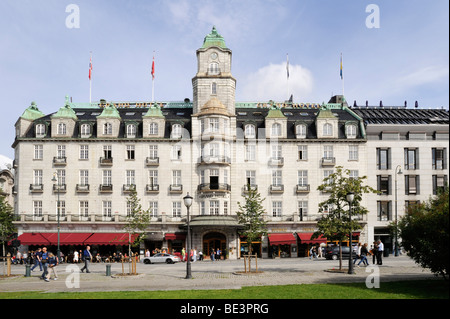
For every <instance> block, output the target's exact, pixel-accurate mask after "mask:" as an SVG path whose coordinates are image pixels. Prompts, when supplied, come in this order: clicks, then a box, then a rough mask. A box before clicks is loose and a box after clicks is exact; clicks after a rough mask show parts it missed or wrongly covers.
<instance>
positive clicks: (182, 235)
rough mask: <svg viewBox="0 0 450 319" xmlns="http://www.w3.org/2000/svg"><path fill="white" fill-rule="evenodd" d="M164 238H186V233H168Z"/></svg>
mask: <svg viewBox="0 0 450 319" xmlns="http://www.w3.org/2000/svg"><path fill="white" fill-rule="evenodd" d="M164 238H166V240H185V239H186V234H184V233H166V234H165V235H164Z"/></svg>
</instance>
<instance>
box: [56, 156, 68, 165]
mask: <svg viewBox="0 0 450 319" xmlns="http://www.w3.org/2000/svg"><path fill="white" fill-rule="evenodd" d="M66 164H67V157H53V165H55V166H66Z"/></svg>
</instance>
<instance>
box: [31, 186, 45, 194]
mask: <svg viewBox="0 0 450 319" xmlns="http://www.w3.org/2000/svg"><path fill="white" fill-rule="evenodd" d="M30 191H31V192H32V193H42V192H44V184H30Z"/></svg>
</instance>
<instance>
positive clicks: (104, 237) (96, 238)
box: [84, 233, 137, 245]
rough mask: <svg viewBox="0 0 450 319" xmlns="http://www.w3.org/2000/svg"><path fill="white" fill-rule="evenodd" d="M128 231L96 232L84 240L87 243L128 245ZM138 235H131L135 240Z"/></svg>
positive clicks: (132, 239)
mask: <svg viewBox="0 0 450 319" xmlns="http://www.w3.org/2000/svg"><path fill="white" fill-rule="evenodd" d="M128 236H129V235H128V233H94V234H92V236H91V237H89V238H88V239H86V240H85V241H84V244H85V245H128ZM136 236H137V235H131V241H134V239H135V238H136Z"/></svg>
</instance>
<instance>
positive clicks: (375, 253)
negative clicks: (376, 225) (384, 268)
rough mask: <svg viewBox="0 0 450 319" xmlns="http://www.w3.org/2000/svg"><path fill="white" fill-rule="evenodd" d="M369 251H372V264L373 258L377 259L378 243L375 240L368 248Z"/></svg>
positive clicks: (373, 262)
mask: <svg viewBox="0 0 450 319" xmlns="http://www.w3.org/2000/svg"><path fill="white" fill-rule="evenodd" d="M370 252H371V253H372V264H373V265H375V260H376V259H377V255H378V245H377V242H376V241H374V242H373V246H372V248H371V249H370Z"/></svg>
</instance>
